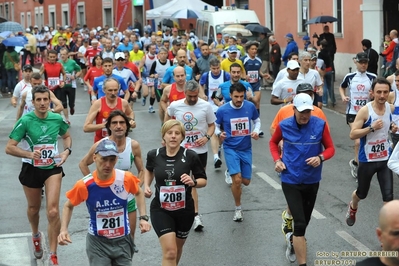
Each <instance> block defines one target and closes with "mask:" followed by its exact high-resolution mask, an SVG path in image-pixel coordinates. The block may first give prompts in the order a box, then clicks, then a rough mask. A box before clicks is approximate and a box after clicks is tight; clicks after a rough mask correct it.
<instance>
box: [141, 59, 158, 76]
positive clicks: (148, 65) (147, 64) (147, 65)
mask: <svg viewBox="0 0 399 266" xmlns="http://www.w3.org/2000/svg"><path fill="white" fill-rule="evenodd" d="M156 60H157V55H154V58H153V59H151V58H150V57H149V56H148V54H146V55H145V62H144V65H145V72H146V74H147V75H148V74H149V73H150V70H151V67H152V64H153V63H154V62H155V61H156Z"/></svg>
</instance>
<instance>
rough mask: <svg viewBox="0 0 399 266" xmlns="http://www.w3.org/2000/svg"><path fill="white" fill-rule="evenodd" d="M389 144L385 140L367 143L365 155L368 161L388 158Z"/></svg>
mask: <svg viewBox="0 0 399 266" xmlns="http://www.w3.org/2000/svg"><path fill="white" fill-rule="evenodd" d="M388 145H389V143H388V142H387V140H378V141H376V142H369V143H368V145H367V154H368V159H369V160H374V159H383V158H386V157H388V149H387V147H388Z"/></svg>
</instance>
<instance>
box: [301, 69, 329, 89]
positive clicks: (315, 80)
mask: <svg viewBox="0 0 399 266" xmlns="http://www.w3.org/2000/svg"><path fill="white" fill-rule="evenodd" d="M298 79H303V80H304V82H305V83H309V84H310V85H312V88H314V87H315V86H321V85H323V82H322V81H321V77H320V74H319V72H318V71H317V70H314V69H309V71H308V73H306V74H305V75H304V74H302V73H301V72H299V74H298Z"/></svg>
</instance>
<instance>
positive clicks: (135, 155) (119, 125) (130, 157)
mask: <svg viewBox="0 0 399 266" xmlns="http://www.w3.org/2000/svg"><path fill="white" fill-rule="evenodd" d="M129 119H130V118H129V117H128V116H127V115H126V114H125V113H123V112H122V111H121V110H115V111H112V112H111V113H110V115H109V117H108V119H107V122H106V124H105V128H106V129H107V131H108V135H109V137H106V138H107V139H109V140H112V141H114V142H115V143H116V146H117V148H118V152H119V155H118V162H117V163H116V165H115V169H119V170H123V171H131V170H130V169H131V168H132V166H133V163H134V164H135V166H136V169H137V177H138V178H139V180H140V183H139V186H140V187H141V185H142V184H143V181H144V166H143V161H142V157H141V148H140V144H139V143H138V142H137V141H136V140H133V139H131V138H129V137H128V132H129V129H130V123H129ZM101 141H102V140H100V141H98V142H96V143H95V144H94V145H93V146H92V147H91V148H90V150H89V152H88V153H87V154H86V155H85V157H84V158H83V159H82V160H81V161H80V163H79V168H80V171H81V172H82V174H83V175H84V176H86V175H88V174H89V173H90V169H89V165H91V164H92V163H93V162H94V161H93V155H94V153H95V150H96V148H97V146H98V145H99V142H101ZM128 201H129V202H128V214H129V226H130V235H131V236H132V238H133V240H134V234H135V230H136V220H137V217H136V209H137V207H136V200H135V198H134V195H133V194H129V197H128ZM135 250H136V252H137V249H136V245H135Z"/></svg>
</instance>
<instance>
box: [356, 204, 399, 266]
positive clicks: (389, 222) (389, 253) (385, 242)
mask: <svg viewBox="0 0 399 266" xmlns="http://www.w3.org/2000/svg"><path fill="white" fill-rule="evenodd" d="M376 232H377V237H378V240H379V241H380V243H381V247H382V251H385V252H386V253H382V254H381V256H380V257H371V258H367V259H365V260H363V261H361V262H358V263H357V264H356V265H357V266H369V265H370V266H371V265H372V266H398V265H399V256H398V251H399V241H398V239H399V238H398V234H399V233H398V232H399V200H392V201H390V202H388V203H387V204H385V205H384V206H383V207H382V208H381V211H380V216H379V222H378V227H377V230H376Z"/></svg>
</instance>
